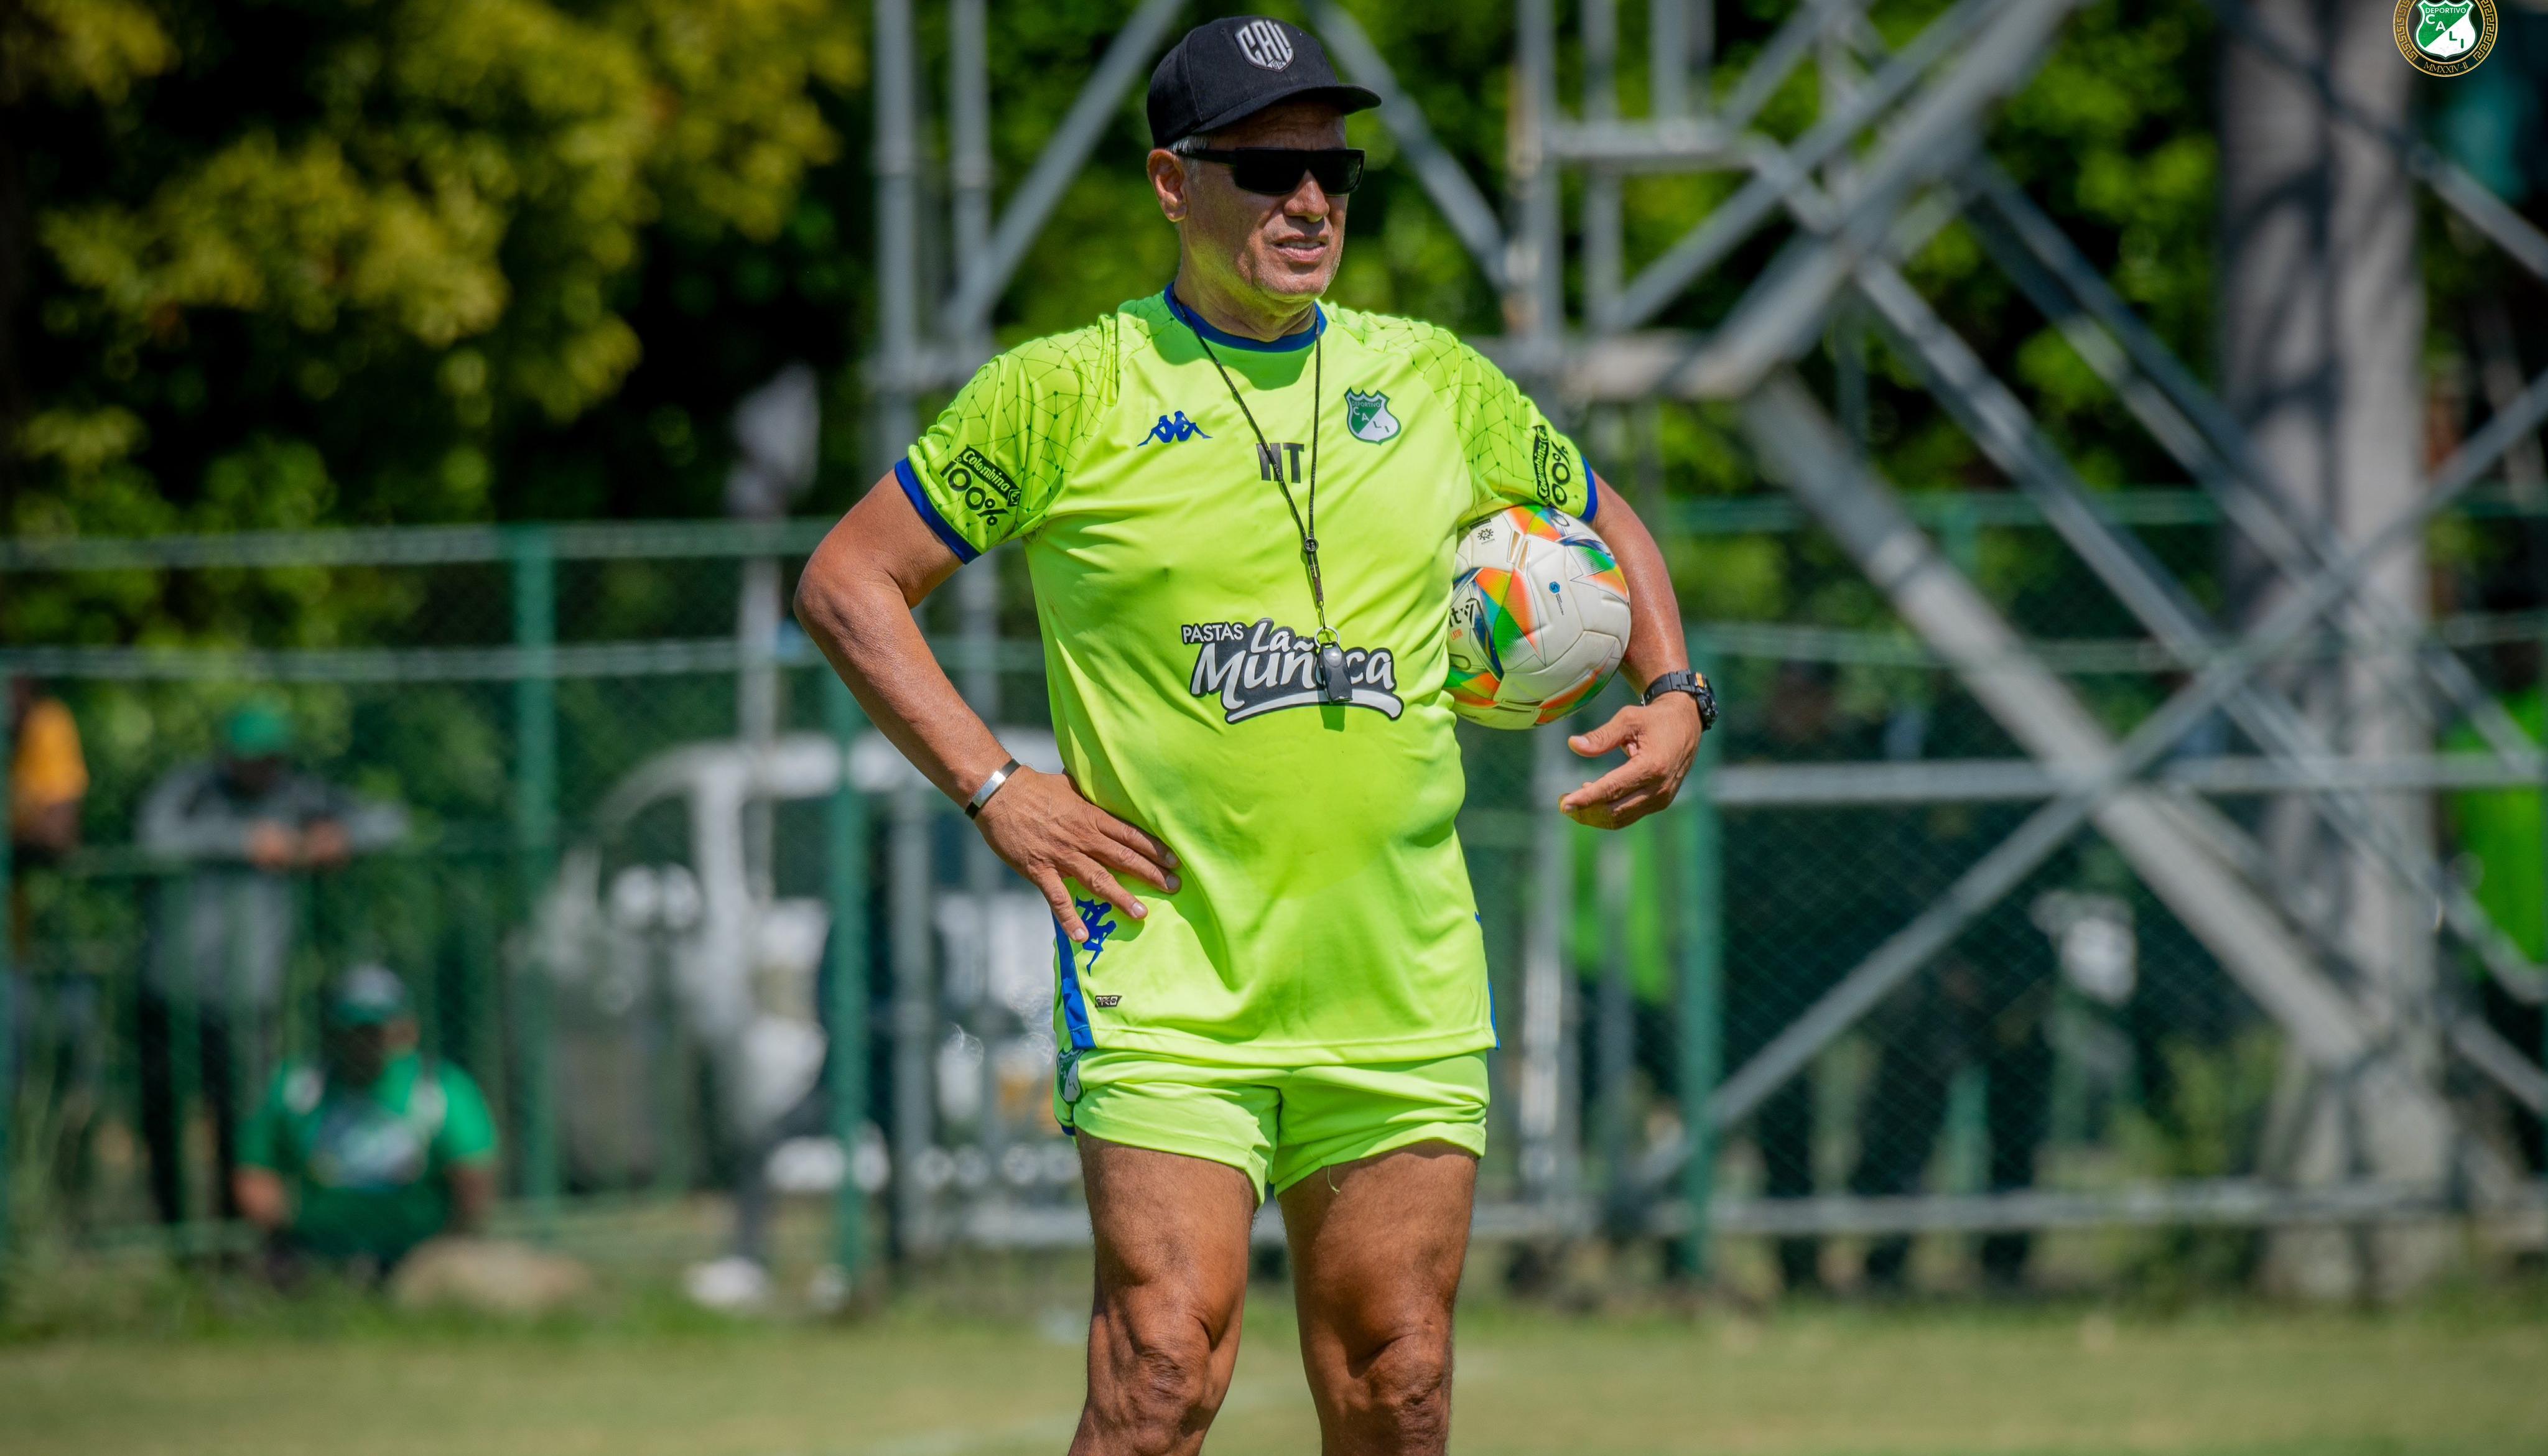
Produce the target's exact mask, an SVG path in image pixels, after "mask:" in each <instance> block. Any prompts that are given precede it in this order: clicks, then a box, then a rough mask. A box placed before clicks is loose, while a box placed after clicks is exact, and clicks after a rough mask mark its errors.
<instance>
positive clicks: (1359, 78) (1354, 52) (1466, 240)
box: [1310, 0, 1510, 292]
mask: <svg viewBox="0 0 2548 1456" xmlns="http://www.w3.org/2000/svg"><path fill="white" fill-rule="evenodd" d="M1310 18H1311V23H1312V24H1313V25H1315V26H1316V27H1317V28H1318V32H1319V38H1320V39H1321V40H1323V41H1325V42H1326V46H1327V49H1328V50H1329V51H1330V52H1331V53H1332V54H1333V55H1334V57H1335V59H1336V60H1337V62H1338V64H1339V66H1340V68H1341V69H1342V70H1343V72H1344V75H1345V78H1346V79H1347V80H1350V81H1352V82H1354V83H1356V84H1357V85H1361V86H1367V87H1369V88H1370V89H1371V90H1372V91H1373V92H1375V93H1377V94H1378V95H1379V97H1380V121H1381V125H1382V126H1385V127H1387V128H1388V129H1389V135H1390V136H1392V137H1396V138H1397V139H1398V151H1399V155H1401V156H1403V157H1405V158H1406V159H1407V162H1408V165H1409V166H1410V167H1412V168H1413V169H1414V171H1415V180H1416V181H1417V182H1420V183H1422V184H1423V187H1424V195H1425V196H1427V197H1430V198H1431V199H1433V206H1434V207H1435V208H1437V209H1439V210H1440V212H1441V214H1442V220H1443V221H1444V222H1446V223H1448V224H1450V225H1451V232H1452V235H1454V236H1456V237H1458V238H1459V239H1460V245H1461V246H1462V247H1465V248H1467V249H1468V250H1469V257H1470V259H1471V260H1472V261H1474V262H1475V263H1476V264H1477V265H1478V270H1479V271H1480V272H1482V273H1484V274H1486V276H1487V281H1488V282H1489V283H1490V284H1492V285H1494V286H1495V288H1496V289H1497V291H1498V292H1501V291H1502V290H1504V289H1505V288H1507V287H1509V286H1510V280H1509V279H1508V278H1506V276H1505V272H1504V265H1505V251H1506V248H1507V247H1508V245H1509V244H1508V242H1507V239H1506V238H1505V237H1504V229H1503V225H1502V224H1501V223H1499V222H1498V221H1496V210H1495V209H1494V208H1493V207H1492V206H1490V205H1489V204H1488V202H1487V199H1486V196H1485V194H1483V193H1481V192H1479V191H1478V185H1477V184H1476V183H1475V182H1472V181H1470V180H1469V174H1468V172H1467V170H1466V169H1464V168H1462V167H1461V165H1460V163H1459V159H1458V158H1456V157H1454V156H1452V155H1451V153H1450V151H1449V150H1448V149H1447V148H1445V147H1444V146H1443V145H1442V142H1441V140H1440V138H1438V137H1435V136H1434V135H1433V128H1432V126H1431V125H1430V124H1429V123H1427V122H1426V121H1425V120H1424V109H1423V108H1422V107H1420V106H1417V105H1416V104H1415V99H1414V98H1413V97H1411V96H1410V95H1408V94H1407V88H1406V87H1404V86H1402V85H1400V84H1399V82H1398V73H1397V72H1396V71H1394V70H1392V69H1390V65H1389V62H1388V61H1387V60H1386V59H1384V58H1382V56H1381V53H1380V47H1378V46H1374V45H1372V44H1371V37H1369V36H1368V35H1365V34H1364V33H1363V28H1362V26H1361V24H1360V23H1359V22H1357V21H1355V19H1354V18H1353V16H1352V15H1351V14H1349V13H1347V12H1346V10H1345V8H1344V7H1343V6H1341V5H1338V4H1336V3H1335V0H1314V3H1313V4H1312V5H1311V6H1310Z"/></svg>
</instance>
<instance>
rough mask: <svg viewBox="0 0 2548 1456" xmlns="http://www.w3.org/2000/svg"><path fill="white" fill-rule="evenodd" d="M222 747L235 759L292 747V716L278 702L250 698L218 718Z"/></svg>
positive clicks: (261, 756)
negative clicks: (223, 716) (220, 727)
mask: <svg viewBox="0 0 2548 1456" xmlns="http://www.w3.org/2000/svg"><path fill="white" fill-rule="evenodd" d="M222 751H223V752H224V753H227V754H228V755H229V756H230V757H232V758H235V759H266V758H273V757H275V756H277V755H280V754H286V753H290V752H291V751H292V717H291V715H290V714H289V713H286V712H285V711H284V710H283V706H282V704H280V703H277V702H274V701H272V700H270V699H266V698H251V699H249V700H248V701H246V702H243V703H240V704H239V705H238V706H237V707H234V708H232V709H230V711H229V715H228V716H227V717H226V718H224V719H222Z"/></svg>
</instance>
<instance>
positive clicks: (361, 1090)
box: [233, 965, 496, 1274]
mask: <svg viewBox="0 0 2548 1456" xmlns="http://www.w3.org/2000/svg"><path fill="white" fill-rule="evenodd" d="M321 1036H322V1039H323V1040H322V1046H323V1051H322V1053H321V1055H320V1058H319V1059H318V1061H316V1062H293V1063H289V1064H287V1065H285V1066H284V1067H283V1068H282V1070H280V1071H278V1072H277V1073H276V1074H275V1077H274V1081H273V1084H272V1085H271V1086H270V1087H268V1088H267V1089H266V1093H265V1099H264V1101H263V1102H262V1103H261V1104H259V1106H258V1107H257V1110H256V1114H255V1116H254V1117H253V1118H251V1119H250V1120H249V1122H248V1124H247V1127H246V1128H245V1130H244V1131H243V1133H242V1135H241V1137H240V1139H239V1168H238V1172H237V1174H236V1175H235V1176H234V1179H233V1193H234V1196H235V1198H236V1200H237V1203H238V1208H239V1213H240V1216H241V1217H243V1218H245V1219H246V1220H247V1221H248V1222H249V1223H251V1224H254V1225H255V1226H256V1227H257V1228H259V1229H263V1230H265V1232H266V1234H267V1236H268V1238H269V1239H270V1240H271V1241H272V1248H273V1251H274V1253H275V1255H276V1257H277V1261H278V1262H277V1269H278V1272H284V1273H288V1272H289V1271H291V1270H293V1269H295V1268H297V1266H298V1265H299V1263H300V1262H301V1261H303V1260H311V1259H315V1260H319V1261H322V1262H325V1263H329V1264H333V1265H336V1266H338V1267H340V1268H345V1269H348V1270H352V1271H356V1272H360V1273H367V1274H385V1273H387V1272H388V1271H389V1270H391V1269H392V1268H394V1267H396V1266H397V1264H398V1262H399V1260H401V1259H403V1258H405V1257H407V1255H408V1253H409V1250H411V1249H413V1248H414V1247H415V1246H416V1245H417V1244H420V1243H422V1242H424V1241H425V1240H426V1239H428V1238H431V1237H433V1236H434V1235H436V1234H439V1233H466V1232H473V1231H475V1230H476V1229H478V1228H479V1227H480V1226H481V1225H482V1224H484V1222H485V1221H486V1217H487V1210H488V1209H489V1208H490V1207H491V1206H492V1205H493V1204H494V1203H495V1199H496V1127H495V1123H494V1121H493V1120H492V1119H491V1118H489V1116H488V1114H487V1100H486V1099H485V1098H484V1097H482V1096H480V1095H479V1092H478V1084H477V1083H475V1082H473V1081H471V1080H470V1079H469V1074H468V1073H467V1072H464V1071H462V1070H461V1069H460V1068H458V1067H456V1066H451V1065H448V1064H445V1063H441V1062H436V1061H428V1060H426V1059H425V1058H423V1057H421V1056H419V1055H418V1054H417V1053H416V1049H415V1047H416V1026H415V1018H414V1016H413V1015H411V1014H410V1013H409V1010H408V1001H407V988H406V986H405V985H403V984H402V983H401V982H400V980H399V978H398V977H397V976H396V975H394V974H392V973H391V972H390V971H388V970H387V969H385V968H383V967H381V966H378V965H364V966H357V967H355V968H354V969H352V970H349V971H347V972H345V974H344V975H343V976H341V977H339V978H338V979H337V981H336V982H335V984H334V985H333V986H331V987H330V988H329V989H328V994H327V1002H326V1007H325V1009H324V1011H323V1013H322V1015H321Z"/></svg>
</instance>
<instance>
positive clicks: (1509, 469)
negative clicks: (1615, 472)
mask: <svg viewBox="0 0 2548 1456" xmlns="http://www.w3.org/2000/svg"><path fill="white" fill-rule="evenodd" d="M1405 327H1406V329H1407V338H1406V346H1407V347H1409V348H1410V349H1411V350H1412V352H1413V354H1414V359H1415V366H1416V369H1417V371H1418V372H1419V373H1420V374H1422V375H1423V377H1424V379H1425V382H1426V383H1428V384H1430V385H1431V386H1432V387H1433V390H1434V393H1435V394H1436V395H1437V396H1439V397H1440V398H1441V399H1442V400H1443V401H1444V403H1446V404H1448V405H1449V406H1450V407H1451V412H1452V417H1453V419H1454V420H1455V422H1456V424H1457V427H1458V429H1459V433H1460V449H1461V453H1462V455H1463V456H1464V457H1465V458H1466V459H1467V462H1468V466H1469V482H1470V486H1471V490H1472V500H1471V505H1472V509H1471V512H1470V513H1471V514H1472V515H1473V516H1474V515H1484V514H1486V513H1487V512H1489V511H1491V510H1495V509H1497V508H1499V507H1501V506H1504V505H1549V506H1554V507H1556V508H1557V509H1559V510H1563V511H1565V512H1567V513H1568V514H1570V515H1576V516H1581V517H1582V518H1584V519H1586V520H1591V519H1592V516H1593V514H1594V513H1595V512H1596V511H1597V510H1598V509H1599V508H1600V501H1599V500H1598V499H1596V496H1595V489H1594V486H1593V484H1592V468H1591V467H1590V466H1588V465H1586V464H1585V462H1584V452H1583V451H1582V450H1580V449H1578V448H1577V447H1576V444H1575V442H1574V441H1573V440H1570V439H1568V438H1567V437H1566V435H1565V433H1564V432H1563V431H1561V430H1559V429H1558V428H1557V426H1556V425H1554V424H1551V423H1549V421H1548V416H1547V415H1545V414H1543V413H1541V412H1540V409H1539V406H1538V405H1537V404H1536V403H1534V402H1533V401H1532V400H1531V398H1530V396H1528V395H1525V394H1523V393H1522V392H1521V387H1520V386H1519V385H1516V384H1514V383H1513V382H1512V381H1511V380H1510V379H1508V378H1506V377H1505V376H1504V372H1503V371H1502V370H1501V369H1498V368H1497V367H1496V366H1495V365H1494V364H1493V363H1492V362H1490V361H1489V360H1488V359H1487V357H1486V356H1485V355H1484V354H1481V353H1479V352H1478V351H1477V350H1475V349H1473V348H1471V347H1469V346H1468V345H1467V344H1464V343H1462V342H1460V341H1459V339H1458V338H1456V337H1454V336H1453V335H1452V334H1451V333H1450V331H1449V330H1447V329H1443V328H1438V327H1435V326H1433V325H1431V324H1417V323H1410V324H1407V325H1405Z"/></svg>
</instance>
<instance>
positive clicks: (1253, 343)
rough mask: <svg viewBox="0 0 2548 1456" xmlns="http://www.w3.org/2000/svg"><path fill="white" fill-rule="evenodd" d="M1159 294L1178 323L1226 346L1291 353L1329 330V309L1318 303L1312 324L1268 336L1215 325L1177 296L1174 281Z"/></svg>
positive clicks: (1259, 351)
mask: <svg viewBox="0 0 2548 1456" xmlns="http://www.w3.org/2000/svg"><path fill="white" fill-rule="evenodd" d="M1159 297H1161V298H1163V299H1165V300H1167V302H1168V312H1169V313H1171V314H1173V315H1175V316H1176V318H1177V321H1178V322H1179V323H1182V324H1184V325H1185V326H1186V327H1188V328H1191V329H1193V330H1194V331H1195V332H1196V333H1197V334H1199V335H1201V336H1202V337H1203V338H1204V340H1205V341H1206V342H1208V343H1216V344H1220V345H1221V346H1222V347H1224V348H1229V349H1253V350H1255V351H1256V352H1257V353H1260V354H1291V353H1297V352H1299V351H1300V350H1302V349H1306V348H1308V347H1309V346H1310V345H1312V344H1314V343H1316V342H1318V339H1319V334H1322V333H1324V332H1326V331H1327V311H1326V310H1324V309H1321V308H1319V306H1318V305H1316V304H1312V305H1311V306H1310V314H1311V322H1310V326H1309V327H1307V328H1304V329H1302V330H1301V331H1300V332H1299V333H1287V334H1285V335H1283V336H1282V337H1281V338H1278V339H1271V340H1268V339H1261V338H1249V337H1247V336H1246V335H1244V334H1237V333H1231V332H1229V331H1228V330H1227V329H1221V328H1215V327H1213V326H1212V324H1211V323H1209V322H1208V321H1206V320H1205V318H1204V317H1203V316H1202V315H1201V314H1198V313H1196V312H1195V311H1194V310H1192V309H1189V308H1187V307H1186V306H1185V302H1184V300H1182V299H1179V298H1178V297H1177V286H1176V285H1175V284H1173V283H1171V284H1169V285H1168V286H1167V288H1166V289H1164V290H1162V291H1161V292H1160V294H1159Z"/></svg>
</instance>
